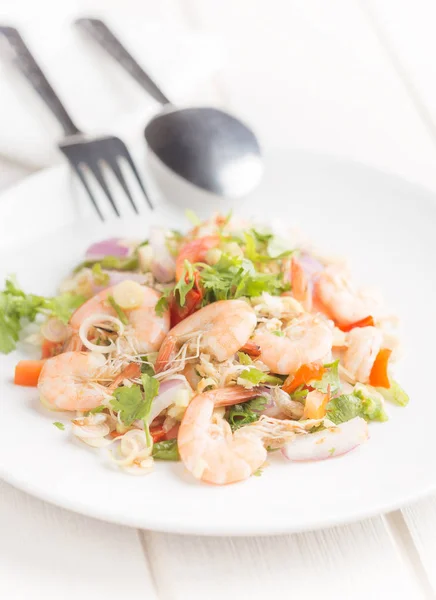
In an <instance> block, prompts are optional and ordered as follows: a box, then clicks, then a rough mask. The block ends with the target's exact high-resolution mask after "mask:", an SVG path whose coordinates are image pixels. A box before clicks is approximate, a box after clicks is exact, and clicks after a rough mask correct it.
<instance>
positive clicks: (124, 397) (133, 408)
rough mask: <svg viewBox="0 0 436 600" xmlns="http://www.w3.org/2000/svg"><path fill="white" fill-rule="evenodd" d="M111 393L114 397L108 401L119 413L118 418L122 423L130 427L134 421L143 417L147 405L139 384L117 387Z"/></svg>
mask: <svg viewBox="0 0 436 600" xmlns="http://www.w3.org/2000/svg"><path fill="white" fill-rule="evenodd" d="M113 395H114V397H113V398H112V400H111V401H110V403H111V406H112V408H113V409H114V410H116V411H117V412H118V413H120V419H121V421H122V422H123V423H124V425H127V427H130V426H131V425H132V423H133V422H134V421H137V420H138V419H143V418H144V416H145V414H146V410H147V406H146V404H145V402H144V398H143V395H142V392H141V388H140V387H139V385H132V386H131V387H127V386H126V387H119V388H117V389H116V390H114V394H113Z"/></svg>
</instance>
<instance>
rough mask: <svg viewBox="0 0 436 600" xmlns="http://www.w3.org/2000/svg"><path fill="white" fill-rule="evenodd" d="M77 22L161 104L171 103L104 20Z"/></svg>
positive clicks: (80, 20) (79, 20)
mask: <svg viewBox="0 0 436 600" xmlns="http://www.w3.org/2000/svg"><path fill="white" fill-rule="evenodd" d="M75 23H76V25H78V26H79V27H80V28H81V29H83V30H84V31H86V32H87V33H88V34H90V35H91V37H92V38H94V40H95V41H96V42H97V43H98V44H99V45H100V46H101V47H102V48H103V49H104V50H106V52H107V53H108V54H110V56H112V58H114V59H115V60H116V61H117V62H118V63H119V64H120V65H121V66H122V67H124V69H125V70H126V71H127V72H128V73H129V74H130V75H131V76H132V77H133V78H134V79H135V80H136V81H137V82H138V83H139V85H140V86H142V87H143V88H144V90H145V91H146V92H148V93H149V94H150V95H151V96H152V97H153V98H154V99H155V100H157V101H158V102H160V104H170V101H169V100H168V98H167V97H166V96H165V94H164V93H163V92H162V90H161V89H159V88H158V86H157V85H156V84H155V82H154V81H153V80H152V79H151V77H149V75H147V73H146V72H145V71H144V69H143V68H142V67H141V66H140V65H139V64H138V63H137V62H136V60H135V59H134V58H133V56H132V55H131V54H130V52H129V51H128V50H126V48H125V47H124V46H123V45H122V43H121V42H120V41H119V40H118V39H117V38H116V37H115V35H114V34H113V33H112V31H111V30H110V29H109V27H108V26H107V25H106V24H105V23H103V21H101V20H100V19H77V20H76V21H75Z"/></svg>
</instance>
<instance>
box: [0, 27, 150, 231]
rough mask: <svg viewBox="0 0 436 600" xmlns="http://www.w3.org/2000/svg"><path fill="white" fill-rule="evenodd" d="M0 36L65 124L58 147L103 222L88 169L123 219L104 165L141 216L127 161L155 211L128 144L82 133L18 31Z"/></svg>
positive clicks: (2, 30) (1, 31)
mask: <svg viewBox="0 0 436 600" xmlns="http://www.w3.org/2000/svg"><path fill="white" fill-rule="evenodd" d="M0 34H1V36H2V37H3V38H4V39H6V40H7V42H8V45H9V48H10V49H11V50H12V60H13V62H14V64H15V65H16V66H17V67H18V69H19V70H20V71H21V73H22V74H23V75H24V76H25V77H26V79H27V80H28V81H29V83H30V84H31V85H32V87H33V88H34V90H35V91H36V92H37V93H38V94H39V95H40V97H41V98H42V100H43V101H44V102H45V103H46V105H47V106H48V107H49V108H50V110H51V111H52V113H53V114H54V116H55V117H56V118H57V120H58V121H59V123H60V124H61V125H62V128H63V130H64V133H65V137H64V138H63V139H62V140H61V141H60V142H59V148H60V150H61V151H62V152H63V154H64V155H65V156H66V157H67V159H68V161H69V163H70V165H71V167H72V168H73V170H74V171H75V173H76V174H77V176H78V177H79V179H80V181H81V182H82V183H83V185H84V187H85V189H86V191H87V193H88V195H89V198H90V200H91V202H92V204H93V205H94V208H95V210H96V211H97V213H98V215H99V217H100V218H101V219H102V220H104V217H103V214H102V212H101V210H100V208H99V206H98V203H97V201H96V199H95V197H94V195H93V193H92V191H91V189H90V187H89V184H88V182H87V179H86V176H85V175H86V171H87V170H89V171H90V172H91V173H92V174H93V176H94V177H95V179H96V180H97V181H98V183H99V184H100V186H101V188H102V189H103V191H104V193H105V194H106V196H107V198H108V200H109V202H110V204H111V206H112V208H113V210H114V212H115V214H116V215H117V216H118V217H119V216H120V212H119V209H118V207H117V205H116V203H115V199H114V196H113V193H112V192H111V190H110V189H109V186H108V184H107V181H106V179H105V177H104V174H103V169H102V165H103V164H105V165H106V166H107V167H108V168H109V169H111V171H112V173H113V174H114V175H115V177H116V179H117V180H118V182H119V183H120V185H121V187H122V188H123V190H124V192H125V193H126V195H127V197H128V199H129V200H130V203H131V205H132V207H133V209H134V211H135V212H136V213H138V208H137V206H136V204H135V201H134V199H133V196H132V194H131V191H130V189H129V187H128V185H127V182H126V180H125V177H124V175H123V173H122V171H121V168H120V164H119V161H120V160H125V161H126V162H127V164H128V165H129V166H130V168H131V170H132V171H133V174H134V175H135V177H136V180H137V181H138V184H139V186H140V188H141V190H142V191H143V193H144V196H145V199H146V200H147V202H148V204H149V206H150V208H153V205H152V203H151V201H150V198H149V196H148V194H147V191H146V189H145V187H144V184H143V182H142V179H141V177H140V175H139V173H138V170H137V168H136V166H135V163H134V162H133V159H132V157H131V156H130V152H129V151H128V149H127V147H126V145H125V143H124V142H123V141H122V140H121V139H120V138H118V137H115V136H109V135H108V136H106V135H105V136H95V137H94V136H92V137H91V136H87V135H85V134H84V133H82V132H81V131H80V130H79V129H78V128H77V127H76V125H75V124H74V122H73V121H72V119H71V117H70V116H69V114H68V113H67V111H66V109H65V107H64V106H63V104H62V103H61V101H60V99H59V97H58V96H57V94H56V92H55V91H54V89H53V88H52V86H51V85H50V83H49V82H48V80H47V78H46V77H45V75H44V73H43V72H42V70H41V68H40V67H39V65H38V64H37V62H36V60H35V59H34V57H33V56H32V54H31V53H30V51H29V49H28V48H27V46H26V44H25V43H24V41H23V39H22V37H21V35H20V34H19V33H18V31H17V30H16V29H14V28H13V27H5V26H0Z"/></svg>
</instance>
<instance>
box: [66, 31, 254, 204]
mask: <svg viewBox="0 0 436 600" xmlns="http://www.w3.org/2000/svg"><path fill="white" fill-rule="evenodd" d="M76 24H77V25H78V26H79V27H80V28H81V29H83V30H85V31H86V32H87V33H88V34H90V35H91V36H92V38H94V40H96V41H97V42H98V44H99V45H100V46H101V47H102V48H104V50H106V52H108V53H109V54H110V55H111V56H112V57H113V58H114V59H115V60H116V61H117V62H118V63H119V64H120V65H122V66H123V67H124V69H125V70H126V71H127V72H128V73H130V75H132V77H134V79H135V80H136V81H137V82H138V83H139V84H140V85H141V86H142V87H143V88H144V89H145V91H146V92H148V93H149V94H150V95H151V96H152V97H153V98H154V99H155V100H157V101H158V102H159V103H160V104H161V105H162V107H163V108H162V110H161V111H160V112H159V113H158V114H157V115H156V116H154V117H153V118H152V119H151V121H150V122H149V123H148V124H147V125H146V127H145V132H144V135H145V139H146V141H147V144H148V146H149V148H150V149H151V151H152V152H153V153H154V155H155V156H156V157H157V158H158V159H159V160H160V161H161V163H163V164H164V165H166V167H167V168H168V169H170V171H172V172H173V173H175V174H176V175H178V176H180V177H181V178H182V179H184V180H185V181H188V182H189V183H191V184H193V185H194V186H196V187H197V188H201V189H202V190H205V191H207V192H211V193H213V194H216V195H218V196H221V197H225V198H231V199H232V198H238V197H242V196H245V195H246V194H248V193H249V192H250V191H252V190H253V189H254V188H255V187H257V185H258V183H259V182H260V179H261V177H262V173H263V161H262V156H261V151H260V147H259V143H258V141H257V138H256V136H255V135H254V133H253V131H252V130H251V129H250V128H249V127H247V125H245V124H244V123H242V122H241V121H240V120H239V119H237V118H235V117H233V116H232V115H230V114H229V113H227V112H225V111H223V110H220V109H218V108H212V107H207V106H199V107H192V108H176V107H175V106H173V105H172V104H171V103H170V101H169V100H168V98H167V97H166V95H165V94H164V93H163V92H162V90H160V89H159V88H158V86H157V85H156V83H155V82H154V81H153V80H152V79H151V78H150V77H149V76H148V75H147V73H146V72H145V71H144V70H143V69H142V67H141V66H140V65H139V64H138V63H137V62H136V60H135V59H134V58H133V57H132V56H131V54H130V53H129V52H128V51H127V50H126V48H124V46H123V45H122V44H121V42H120V41H119V40H118V39H117V38H116V37H115V35H114V34H113V33H112V32H111V31H110V29H109V28H108V27H107V26H106V25H105V23H103V21H101V20H99V19H78V20H77V21H76ZM172 187H173V189H174V186H172Z"/></svg>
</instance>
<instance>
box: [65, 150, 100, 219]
mask: <svg viewBox="0 0 436 600" xmlns="http://www.w3.org/2000/svg"><path fill="white" fill-rule="evenodd" d="M70 165H71V167H72V168H73V169H74V171H75V173H76V175H77V177H78V178H79V179H80V181H81V182H82V183H83V187H84V188H85V190H86V191H87V192H88V196H89V198H90V200H91V202H92V204H93V205H94V208H95V210H96V211H97V214H98V216H99V217H100V219H101V220H102V221H104V217H103V215H102V213H101V211H100V209H99V207H98V204H97V202H96V200H95V198H94V196H93V194H92V192H91V189H90V187H89V185H88V183H87V181H86V178H85V176H84V175H83V173H82V171H81V169H80V167H79V166H77V165H75V164H74V163H73V162H72V161H70Z"/></svg>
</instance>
